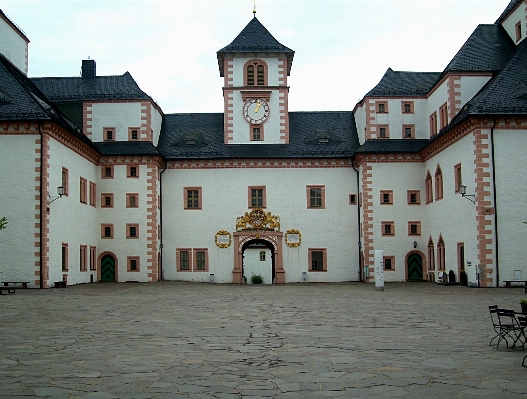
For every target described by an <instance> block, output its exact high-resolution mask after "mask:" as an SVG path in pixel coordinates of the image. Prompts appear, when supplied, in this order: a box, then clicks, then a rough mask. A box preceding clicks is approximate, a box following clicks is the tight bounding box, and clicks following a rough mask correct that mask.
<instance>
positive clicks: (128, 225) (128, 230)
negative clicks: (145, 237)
mask: <svg viewBox="0 0 527 399" xmlns="http://www.w3.org/2000/svg"><path fill="white" fill-rule="evenodd" d="M132 229H135V235H132ZM126 239H127V240H136V239H139V223H126Z"/></svg>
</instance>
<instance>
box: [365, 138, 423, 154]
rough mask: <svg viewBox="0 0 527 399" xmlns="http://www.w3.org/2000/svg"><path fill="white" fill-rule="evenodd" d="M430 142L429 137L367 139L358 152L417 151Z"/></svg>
mask: <svg viewBox="0 0 527 399" xmlns="http://www.w3.org/2000/svg"><path fill="white" fill-rule="evenodd" d="M429 142H430V140H428V139H389V140H367V141H365V142H364V144H363V145H361V146H360V148H359V149H358V150H357V154H389V153H405V152H407V153H417V152H420V151H421V150H422V149H424V148H425V147H426V146H427V144H428V143H429Z"/></svg>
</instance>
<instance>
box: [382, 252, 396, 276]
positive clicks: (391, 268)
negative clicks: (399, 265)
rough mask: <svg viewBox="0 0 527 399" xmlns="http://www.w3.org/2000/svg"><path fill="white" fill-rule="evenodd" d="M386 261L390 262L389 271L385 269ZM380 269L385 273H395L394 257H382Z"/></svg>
mask: <svg viewBox="0 0 527 399" xmlns="http://www.w3.org/2000/svg"><path fill="white" fill-rule="evenodd" d="M387 260H388V261H390V266H391V267H390V268H389V269H388V268H387V267H386V263H387V262H386V261H387ZM382 268H383V270H384V271H387V272H393V271H395V256H393V255H390V256H383V257H382Z"/></svg>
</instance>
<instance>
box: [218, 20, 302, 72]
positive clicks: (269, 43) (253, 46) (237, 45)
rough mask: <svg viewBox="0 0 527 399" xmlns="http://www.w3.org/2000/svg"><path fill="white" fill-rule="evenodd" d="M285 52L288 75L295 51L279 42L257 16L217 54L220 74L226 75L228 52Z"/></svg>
mask: <svg viewBox="0 0 527 399" xmlns="http://www.w3.org/2000/svg"><path fill="white" fill-rule="evenodd" d="M247 52H251V53H256V52H264V53H285V54H286V56H287V75H289V74H290V72H291V65H292V64H293V56H294V55H295V52H294V51H293V50H291V49H290V48H288V47H286V46H284V45H283V44H281V43H279V42H278V40H276V39H275V38H274V37H273V35H271V33H269V31H268V30H267V29H266V28H265V26H263V25H262V24H261V23H260V21H258V18H256V16H255V17H254V18H253V19H252V20H251V21H250V22H249V23H248V24H247V26H245V28H243V30H242V31H241V32H240V33H239V34H238V36H236V38H235V39H234V40H233V41H232V43H231V44H229V45H228V46H225V47H224V48H222V49H221V50H219V51H218V52H217V53H216V55H217V58H218V67H219V69H220V76H222V77H223V76H224V70H223V64H224V59H225V54H228V53H247Z"/></svg>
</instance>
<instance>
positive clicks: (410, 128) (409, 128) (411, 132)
mask: <svg viewBox="0 0 527 399" xmlns="http://www.w3.org/2000/svg"><path fill="white" fill-rule="evenodd" d="M413 138H415V125H403V139H413Z"/></svg>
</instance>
